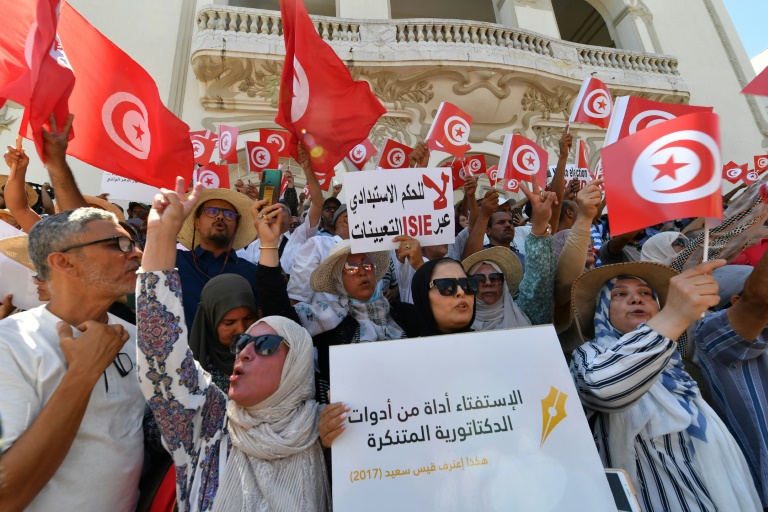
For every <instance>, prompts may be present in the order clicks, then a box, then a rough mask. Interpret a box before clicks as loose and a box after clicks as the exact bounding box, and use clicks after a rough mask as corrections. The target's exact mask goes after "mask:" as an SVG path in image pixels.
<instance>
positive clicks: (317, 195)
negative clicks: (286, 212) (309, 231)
mask: <svg viewBox="0 0 768 512" xmlns="http://www.w3.org/2000/svg"><path fill="white" fill-rule="evenodd" d="M298 152H299V154H298V156H299V164H300V165H301V168H302V169H303V170H304V176H306V177H307V188H308V189H309V197H311V198H312V204H311V206H310V207H309V211H308V212H307V218H308V219H309V226H310V227H314V226H317V223H318V222H320V214H321V213H322V212H323V189H322V188H320V182H319V181H317V176H315V171H313V170H312V164H310V162H309V153H308V152H307V149H306V148H305V147H304V145H303V144H302V143H301V142H299V146H298Z"/></svg>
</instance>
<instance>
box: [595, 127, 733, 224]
mask: <svg viewBox="0 0 768 512" xmlns="http://www.w3.org/2000/svg"><path fill="white" fill-rule="evenodd" d="M602 155H603V161H604V163H605V167H606V169H608V170H609V172H608V173H607V174H606V175H605V195H606V201H607V205H608V211H609V212H610V217H611V235H612V236H616V235H620V234H622V233H628V232H630V231H633V230H636V229H640V228H644V227H646V226H652V225H654V224H659V223H661V222H666V221H669V220H674V219H682V218H687V217H710V218H718V219H722V217H723V196H722V174H721V169H722V163H721V156H720V122H719V118H718V116H717V115H716V114H711V113H703V114H691V115H687V116H682V117H678V118H676V119H672V120H669V121H666V122H664V123H660V124H658V125H655V126H651V127H649V128H646V129H645V130H641V131H639V132H637V133H635V134H634V135H630V136H628V137H625V138H623V139H621V140H620V141H618V142H616V143H614V144H611V145H610V146H607V147H604V148H603V149H602Z"/></svg>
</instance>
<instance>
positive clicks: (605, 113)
mask: <svg viewBox="0 0 768 512" xmlns="http://www.w3.org/2000/svg"><path fill="white" fill-rule="evenodd" d="M612 111H613V100H612V99H611V91H610V90H609V89H608V86H607V85H605V84H604V83H603V82H601V81H600V80H598V79H597V78H591V77H590V78H587V79H586V80H584V83H583V84H581V90H580V91H579V95H578V96H577V97H576V104H575V105H574V106H573V111H572V112H571V119H570V122H571V123H589V124H593V125H595V126H599V127H600V128H608V122H609V121H610V119H611V112H612Z"/></svg>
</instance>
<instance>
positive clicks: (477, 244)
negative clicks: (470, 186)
mask: <svg viewBox="0 0 768 512" xmlns="http://www.w3.org/2000/svg"><path fill="white" fill-rule="evenodd" d="M498 205H499V193H498V192H497V191H496V189H492V190H489V191H488V192H486V193H485V196H483V200H482V202H481V203H480V211H479V213H478V214H477V219H476V220H475V223H474V224H472V220H471V219H470V225H471V229H470V230H469V238H468V239H467V243H466V245H464V251H463V252H462V255H461V259H465V258H468V257H470V256H471V255H473V254H475V253H476V252H478V251H481V250H483V236H484V235H485V230H486V228H487V226H488V220H489V219H490V218H491V216H492V215H493V212H494V211H496V207H497V206H498Z"/></svg>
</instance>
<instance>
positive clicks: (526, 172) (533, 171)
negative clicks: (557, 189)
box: [499, 134, 549, 192]
mask: <svg viewBox="0 0 768 512" xmlns="http://www.w3.org/2000/svg"><path fill="white" fill-rule="evenodd" d="M548 165H549V155H548V154H547V152H546V151H545V150H544V148H542V147H541V146H539V145H538V144H536V143H535V142H533V141H532V140H530V139H527V138H525V137H523V136H522V135H518V134H514V135H513V134H508V135H506V136H504V146H503V147H502V150H501V158H500V159H499V171H503V173H504V174H503V175H504V190H506V191H508V192H518V191H519V190H520V182H521V181H527V182H529V183H530V182H531V181H532V178H533V176H536V181H537V183H538V184H539V186H541V187H543V186H544V184H545V183H546V182H547V166H548Z"/></svg>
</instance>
